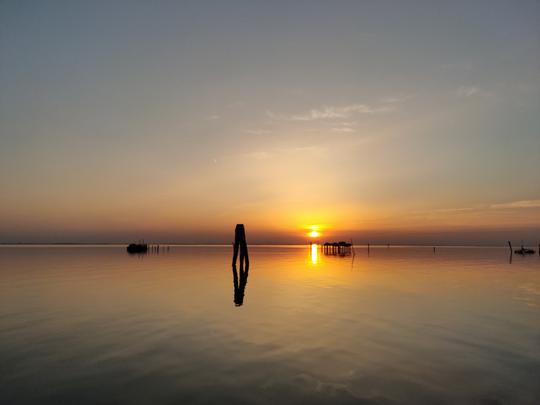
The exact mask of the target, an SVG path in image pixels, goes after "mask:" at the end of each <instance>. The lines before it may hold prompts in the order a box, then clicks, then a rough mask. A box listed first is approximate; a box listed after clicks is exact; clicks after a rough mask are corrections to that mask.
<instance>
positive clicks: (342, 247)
mask: <svg viewBox="0 0 540 405" xmlns="http://www.w3.org/2000/svg"><path fill="white" fill-rule="evenodd" d="M352 246H353V245H352V243H349V242H344V241H341V242H332V243H330V242H326V243H325V244H324V245H322V249H323V253H324V254H325V255H332V256H348V255H350V254H351V253H352ZM368 249H369V247H368Z"/></svg>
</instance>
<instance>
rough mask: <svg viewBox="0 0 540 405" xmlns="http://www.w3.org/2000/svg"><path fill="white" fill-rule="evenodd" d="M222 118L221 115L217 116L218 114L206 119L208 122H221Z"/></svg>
mask: <svg viewBox="0 0 540 405" xmlns="http://www.w3.org/2000/svg"><path fill="white" fill-rule="evenodd" d="M220 118H221V117H220V116H219V115H217V114H214V115H209V116H207V117H206V119H207V120H208V121H215V120H219V119H220Z"/></svg>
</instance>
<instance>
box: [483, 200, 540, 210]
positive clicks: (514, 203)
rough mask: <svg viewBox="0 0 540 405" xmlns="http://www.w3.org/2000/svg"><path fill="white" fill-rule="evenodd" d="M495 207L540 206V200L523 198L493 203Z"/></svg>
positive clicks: (492, 206)
mask: <svg viewBox="0 0 540 405" xmlns="http://www.w3.org/2000/svg"><path fill="white" fill-rule="evenodd" d="M490 208H493V209H510V208H540V200H521V201H512V202H507V203H502V204H492V205H491V206H490Z"/></svg>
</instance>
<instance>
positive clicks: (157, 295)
mask: <svg viewBox="0 0 540 405" xmlns="http://www.w3.org/2000/svg"><path fill="white" fill-rule="evenodd" d="M353 253H354V254H352V253H351V254H350V255H345V256H332V255H325V254H324V253H323V252H322V251H321V250H320V249H319V248H318V247H311V246H309V245H307V246H250V248H249V258H250V267H249V271H248V272H247V274H246V272H245V269H244V271H243V272H240V269H237V274H236V275H235V273H234V272H233V269H232V266H231V258H232V248H231V247H230V246H171V247H169V248H167V247H165V246H162V247H161V248H160V251H159V254H158V253H157V252H150V253H149V254H146V255H130V254H128V253H127V252H126V251H125V247H124V246H30V247H29V246H12V247H10V246H4V247H0V403H1V404H191V403H194V404H210V403H217V404H244V403H245V404H276V403H277V404H289V403H290V404H300V403H302V404H348V403H351V404H353V403H358V404H401V403H404V404H423V403H427V404H429V403H431V404H540V256H538V255H534V256H529V257H521V256H517V255H514V256H513V257H512V258H511V257H509V252H508V249H503V248H466V247H440V248H437V249H436V251H435V252H434V251H433V249H432V248H427V247H394V246H391V247H386V246H384V247H371V248H370V250H369V252H368V250H367V248H366V247H356V248H355V249H354V252H353Z"/></svg>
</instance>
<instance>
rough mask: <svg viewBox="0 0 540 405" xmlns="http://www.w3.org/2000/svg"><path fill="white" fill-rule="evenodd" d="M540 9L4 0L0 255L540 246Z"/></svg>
mask: <svg viewBox="0 0 540 405" xmlns="http://www.w3.org/2000/svg"><path fill="white" fill-rule="evenodd" d="M539 21H540V2H538V1H534V0H531V1H526V0H523V1H470V0H467V1H447V2H434V1H320V2H319V1H283V2H279V1H265V2H263V1H245V2H239V1H213V2H209V1H156V2H153V1H152V2H143V1H103V2H100V1H85V2H83V1H39V2H21V1H2V2H0V190H1V192H0V196H1V197H0V242H19V241H22V242H59V241H67V242H79V241H80V242H115V241H121V242H123V241H130V240H137V239H141V238H144V239H146V240H154V241H160V242H166V241H175V242H182V243H188V242H194V243H199V242H212V243H217V242H229V241H230V239H231V237H232V235H233V232H234V225H235V224H236V223H244V224H245V225H246V230H247V234H248V241H251V242H259V243H263V242H264V243H267V242H270V243H285V242H303V241H305V240H307V239H308V236H307V233H308V232H310V226H316V227H317V229H318V231H319V232H321V234H322V235H321V239H325V238H330V239H332V238H343V239H345V238H346V239H347V240H348V239H350V238H354V239H355V241H358V242H367V241H372V242H374V243H375V242H377V243H386V241H389V242H392V243H481V244H484V243H493V244H502V243H505V241H506V240H507V239H508V238H514V239H515V240H516V242H519V240H520V239H525V240H528V241H529V242H530V243H538V241H539V240H540V23H539Z"/></svg>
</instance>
